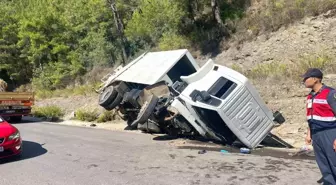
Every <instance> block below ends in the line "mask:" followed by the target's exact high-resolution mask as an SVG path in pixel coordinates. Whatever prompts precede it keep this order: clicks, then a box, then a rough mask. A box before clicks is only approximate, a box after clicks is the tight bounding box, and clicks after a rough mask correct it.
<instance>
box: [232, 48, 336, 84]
mask: <svg viewBox="0 0 336 185" xmlns="http://www.w3.org/2000/svg"><path fill="white" fill-rule="evenodd" d="M232 68H233V69H235V68H237V67H235V66H233V67H232ZM308 68H319V69H321V70H322V71H324V72H325V73H335V72H336V60H335V58H334V57H332V56H330V55H327V54H325V53H321V54H316V55H309V56H300V57H299V59H298V60H297V61H295V62H294V63H291V64H284V63H281V62H272V63H265V64H259V65H257V66H256V67H254V68H252V69H251V70H249V71H246V70H245V71H242V70H241V69H238V70H237V69H235V70H237V71H239V72H242V73H244V74H245V75H246V76H247V77H249V78H251V79H269V78H273V79H278V80H281V79H288V78H290V79H293V80H299V79H301V78H300V75H302V74H303V73H304V72H305V71H306V70H307V69H308Z"/></svg>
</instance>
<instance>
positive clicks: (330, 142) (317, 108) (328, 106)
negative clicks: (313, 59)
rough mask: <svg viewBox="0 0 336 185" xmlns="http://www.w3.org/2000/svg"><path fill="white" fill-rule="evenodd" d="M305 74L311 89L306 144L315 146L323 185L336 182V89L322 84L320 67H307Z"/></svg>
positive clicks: (305, 79)
mask: <svg viewBox="0 0 336 185" xmlns="http://www.w3.org/2000/svg"><path fill="white" fill-rule="evenodd" d="M302 77H303V83H304V84H305V86H306V87H307V88H310V89H311V92H310V93H309V94H308V96H307V104H306V106H307V107H306V109H307V115H306V116H307V121H308V125H309V128H308V133H307V136H306V143H307V144H312V145H313V148H314V153H315V157H316V162H317V164H318V167H319V169H320V171H321V173H322V181H323V184H328V185H329V184H331V185H336V117H335V115H336V91H335V90H334V89H333V88H331V87H328V86H326V85H324V84H323V83H322V79H323V73H322V71H321V70H319V69H317V68H310V69H308V70H307V72H306V73H305V74H304V75H302Z"/></svg>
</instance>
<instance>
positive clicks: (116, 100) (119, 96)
mask: <svg viewBox="0 0 336 185" xmlns="http://www.w3.org/2000/svg"><path fill="white" fill-rule="evenodd" d="M122 100H123V96H122V95H120V94H119V93H118V94H117V96H116V98H115V99H114V100H113V102H112V103H111V104H110V105H108V106H106V107H104V108H105V109H106V110H112V109H114V108H116V107H117V106H118V105H119V104H120V103H121V102H122Z"/></svg>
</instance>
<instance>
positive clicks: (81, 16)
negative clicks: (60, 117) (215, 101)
mask: <svg viewBox="0 0 336 185" xmlns="http://www.w3.org/2000/svg"><path fill="white" fill-rule="evenodd" d="M323 1H325V2H326V1H328V2H330V3H333V5H335V1H334V0H323ZM267 2H268V4H267V5H268V8H267V9H264V12H265V13H260V11H259V12H257V13H254V14H249V15H247V12H246V10H247V8H248V7H249V6H250V5H251V1H250V0H234V1H233V0H66V1H65V0H1V1H0V15H1V16H0V78H2V79H4V80H5V81H7V82H8V81H9V82H10V83H15V84H16V85H17V86H19V85H23V84H32V86H33V87H34V88H36V89H46V90H55V89H62V88H66V87H67V86H69V85H73V84H75V83H79V84H83V83H85V81H86V80H85V79H83V77H84V76H85V74H87V73H89V72H90V71H92V70H94V69H96V68H110V67H113V66H114V65H117V64H123V63H127V62H130V60H132V59H133V58H135V57H136V56H138V55H139V54H141V53H142V52H144V51H148V50H151V51H155V50H170V49H180V48H187V49H189V50H192V51H199V52H200V54H201V55H205V54H216V53H219V52H220V50H221V43H223V42H225V41H227V40H228V39H229V38H230V37H231V36H232V35H233V34H237V33H239V32H242V31H244V32H246V31H248V32H247V33H250V32H252V33H253V34H254V35H257V34H259V33H260V32H262V31H267V30H275V29H278V28H279V27H280V26H281V25H283V24H285V23H286V21H287V22H290V21H292V20H295V18H300V17H303V16H305V15H306V13H307V11H303V12H302V11H301V13H300V14H295V15H294V14H293V15H292V14H288V15H290V16H286V17H285V18H284V19H281V20H280V19H279V17H281V16H278V15H280V14H281V15H282V14H283V12H284V10H291V9H289V8H288V7H291V8H293V7H294V8H296V9H297V11H296V13H297V12H299V10H301V9H298V8H307V7H308V8H310V7H312V5H311V4H307V3H305V2H306V1H305V0H283V1H276V0H269V1H267ZM279 2H281V3H280V4H279ZM307 2H308V1H307ZM309 2H312V0H310V1H309ZM269 3H271V4H269ZM295 3H296V4H295ZM327 5H328V8H330V5H331V4H327ZM316 7H318V8H320V9H321V10H319V11H324V10H325V9H326V7H324V8H323V7H320V6H316ZM296 9H294V10H296ZM303 10H306V9H303ZM291 11H292V10H291ZM294 12H295V11H294ZM287 13H288V12H287ZM289 13H291V12H289ZM286 15H287V14H286ZM278 19H279V20H278ZM238 23H243V24H238ZM241 25H243V26H241ZM242 39H246V38H245V37H242Z"/></svg>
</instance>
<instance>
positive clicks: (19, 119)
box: [9, 116, 22, 123]
mask: <svg viewBox="0 0 336 185" xmlns="http://www.w3.org/2000/svg"><path fill="white" fill-rule="evenodd" d="M9 119H10V121H11V122H13V123H18V122H21V120H22V116H11V117H10V118H9Z"/></svg>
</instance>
